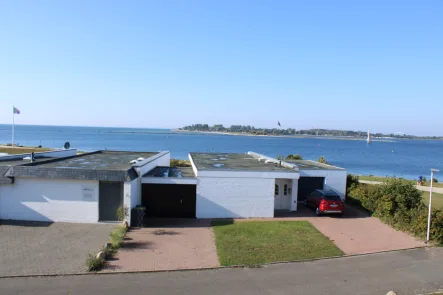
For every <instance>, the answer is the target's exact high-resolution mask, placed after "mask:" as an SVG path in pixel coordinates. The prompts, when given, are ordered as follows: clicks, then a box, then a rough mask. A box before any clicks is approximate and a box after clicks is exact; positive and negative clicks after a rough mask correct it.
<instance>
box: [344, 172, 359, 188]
mask: <svg viewBox="0 0 443 295" xmlns="http://www.w3.org/2000/svg"><path fill="white" fill-rule="evenodd" d="M358 180H359V178H358V176H357V175H352V174H348V175H347V176H346V188H351V187H352V186H356V185H358Z"/></svg>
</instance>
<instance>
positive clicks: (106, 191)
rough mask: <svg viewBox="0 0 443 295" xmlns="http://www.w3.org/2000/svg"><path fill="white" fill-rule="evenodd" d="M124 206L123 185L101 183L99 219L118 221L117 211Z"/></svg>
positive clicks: (108, 182) (120, 183) (107, 182)
mask: <svg viewBox="0 0 443 295" xmlns="http://www.w3.org/2000/svg"><path fill="white" fill-rule="evenodd" d="M120 206H123V183H122V182H111V181H100V182H99V194H98V219H99V220H100V221H117V220H118V218H117V209H118V208H119V207H120Z"/></svg>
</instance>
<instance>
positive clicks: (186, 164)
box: [170, 159, 191, 167]
mask: <svg viewBox="0 0 443 295" xmlns="http://www.w3.org/2000/svg"><path fill="white" fill-rule="evenodd" d="M170 165H171V167H191V161H189V160H179V159H171V161H170Z"/></svg>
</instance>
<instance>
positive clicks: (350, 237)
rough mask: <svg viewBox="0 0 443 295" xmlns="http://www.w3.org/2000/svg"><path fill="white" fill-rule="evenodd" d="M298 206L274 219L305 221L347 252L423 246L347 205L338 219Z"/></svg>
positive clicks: (419, 242)
mask: <svg viewBox="0 0 443 295" xmlns="http://www.w3.org/2000/svg"><path fill="white" fill-rule="evenodd" d="M298 209H299V210H298V211H297V212H291V213H276V217H277V218H274V220H275V219H281V220H307V221H309V222H311V223H312V224H313V225H314V226H315V227H316V228H317V229H318V230H319V231H320V232H321V233H323V234H324V235H325V236H327V237H328V238H329V239H331V240H332V241H333V242H334V243H335V244H336V245H337V246H338V247H339V248H340V249H341V250H342V251H343V252H344V253H345V254H348V255H350V254H367V253H376V252H382V251H392V250H401V249H411V248H417V247H424V246H425V243H424V242H422V241H419V240H417V239H415V238H413V237H411V236H409V235H408V234H406V233H404V232H401V231H398V230H395V229H393V228H392V227H390V226H388V225H386V224H384V223H383V222H381V221H380V220H379V219H377V218H375V217H371V216H369V215H368V214H366V213H364V212H362V211H360V210H358V209H355V208H352V207H349V206H346V209H345V214H344V215H343V217H341V218H340V217H333V216H321V217H318V216H315V214H314V211H313V210H311V209H308V208H306V207H304V206H303V205H299V208H298Z"/></svg>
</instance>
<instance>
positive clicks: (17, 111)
mask: <svg viewBox="0 0 443 295" xmlns="http://www.w3.org/2000/svg"><path fill="white" fill-rule="evenodd" d="M13 113H14V114H17V115H20V110H19V109H17V108H16V107H13Z"/></svg>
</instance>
